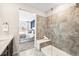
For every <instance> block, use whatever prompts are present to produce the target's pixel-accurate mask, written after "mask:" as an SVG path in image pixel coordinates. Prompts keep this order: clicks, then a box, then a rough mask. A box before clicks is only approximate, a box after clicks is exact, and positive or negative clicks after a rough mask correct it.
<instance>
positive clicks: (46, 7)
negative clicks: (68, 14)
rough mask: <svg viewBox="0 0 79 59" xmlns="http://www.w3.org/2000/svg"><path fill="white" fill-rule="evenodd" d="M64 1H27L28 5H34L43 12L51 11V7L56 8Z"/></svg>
mask: <svg viewBox="0 0 79 59" xmlns="http://www.w3.org/2000/svg"><path fill="white" fill-rule="evenodd" d="M62 4H64V3H27V4H26V5H28V6H31V7H34V8H36V9H38V10H40V11H42V12H47V11H50V10H51V8H56V7H57V6H60V5H62Z"/></svg>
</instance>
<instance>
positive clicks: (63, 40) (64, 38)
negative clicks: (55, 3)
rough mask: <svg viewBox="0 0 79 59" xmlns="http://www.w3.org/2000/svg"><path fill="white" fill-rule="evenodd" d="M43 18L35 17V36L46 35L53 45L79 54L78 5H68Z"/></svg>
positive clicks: (73, 53)
mask: <svg viewBox="0 0 79 59" xmlns="http://www.w3.org/2000/svg"><path fill="white" fill-rule="evenodd" d="M45 19H46V18H43V17H41V16H38V17H37V38H42V37H43V36H44V35H46V36H47V37H48V38H50V39H51V40H52V45H54V46H55V47H57V48H59V49H61V50H63V51H65V52H67V53H69V54H71V55H76V56H77V55H78V56H79V7H77V8H76V7H74V6H73V7H70V8H68V9H66V10H64V11H61V12H57V13H54V14H53V15H52V16H49V17H47V20H45Z"/></svg>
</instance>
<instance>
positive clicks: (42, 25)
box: [36, 15, 47, 39]
mask: <svg viewBox="0 0 79 59" xmlns="http://www.w3.org/2000/svg"><path fill="white" fill-rule="evenodd" d="M46 21H47V18H46V17H43V16H39V15H37V19H36V39H42V38H43V36H46V33H47V29H46V27H47V24H46Z"/></svg>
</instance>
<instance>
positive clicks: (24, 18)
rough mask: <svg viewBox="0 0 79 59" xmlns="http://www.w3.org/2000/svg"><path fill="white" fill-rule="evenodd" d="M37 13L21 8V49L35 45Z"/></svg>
mask: <svg viewBox="0 0 79 59" xmlns="http://www.w3.org/2000/svg"><path fill="white" fill-rule="evenodd" d="M35 21H36V15H35V14H33V13H30V12H27V11H24V10H19V50H20V51H24V50H28V49H31V48H33V47H34V41H35V34H36V33H35V30H36V29H35V28H36V26H35Z"/></svg>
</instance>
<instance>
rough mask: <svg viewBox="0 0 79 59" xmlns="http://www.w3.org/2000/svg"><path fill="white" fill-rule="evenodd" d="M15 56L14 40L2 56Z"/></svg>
mask: <svg viewBox="0 0 79 59" xmlns="http://www.w3.org/2000/svg"><path fill="white" fill-rule="evenodd" d="M12 55H13V39H12V40H11V42H10V43H9V45H8V46H7V47H6V49H5V50H4V52H3V53H2V55H1V56H12Z"/></svg>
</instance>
